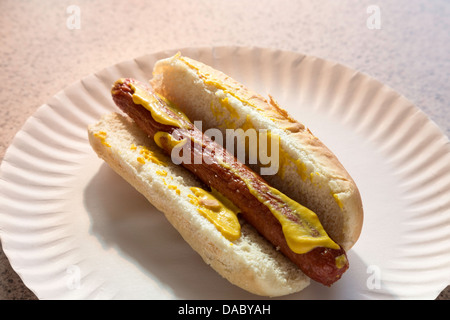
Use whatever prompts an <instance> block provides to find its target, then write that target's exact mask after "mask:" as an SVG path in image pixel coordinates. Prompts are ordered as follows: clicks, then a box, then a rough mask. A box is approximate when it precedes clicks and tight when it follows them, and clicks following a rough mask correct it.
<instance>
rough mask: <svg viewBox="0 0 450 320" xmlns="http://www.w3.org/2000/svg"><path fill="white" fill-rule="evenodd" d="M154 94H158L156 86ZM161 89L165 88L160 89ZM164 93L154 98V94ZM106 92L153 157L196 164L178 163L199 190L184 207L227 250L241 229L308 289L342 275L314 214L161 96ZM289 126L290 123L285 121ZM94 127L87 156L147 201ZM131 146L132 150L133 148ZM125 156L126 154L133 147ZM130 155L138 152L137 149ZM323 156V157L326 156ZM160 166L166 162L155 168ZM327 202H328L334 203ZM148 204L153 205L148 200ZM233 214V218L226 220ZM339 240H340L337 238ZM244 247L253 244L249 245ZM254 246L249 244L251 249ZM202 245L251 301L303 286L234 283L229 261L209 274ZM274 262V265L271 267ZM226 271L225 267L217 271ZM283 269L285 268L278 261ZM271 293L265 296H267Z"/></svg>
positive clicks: (335, 250) (334, 247) (130, 89)
mask: <svg viewBox="0 0 450 320" xmlns="http://www.w3.org/2000/svg"><path fill="white" fill-rule="evenodd" d="M191 63H192V62H191ZM153 83H155V81H154V82H153ZM155 87H157V86H156V85H155ZM162 87H164V86H160V87H159V88H160V89H161V88H162ZM163 91H164V90H160V92H161V93H162V92H163ZM111 92H112V97H113V100H114V101H115V103H116V104H117V106H118V107H119V108H120V109H122V111H124V112H125V113H126V114H127V115H128V116H129V117H130V118H131V119H132V120H133V121H132V122H134V123H135V124H136V125H137V127H138V128H139V129H138V130H140V131H142V132H144V135H146V136H147V139H149V140H154V141H155V142H156V144H157V145H158V147H157V149H158V148H160V150H162V151H163V152H165V153H166V155H168V156H173V154H174V153H173V151H174V149H177V148H178V154H180V153H179V151H182V152H183V154H182V157H183V158H184V159H185V160H186V159H190V160H193V159H196V158H199V159H200V161H197V162H196V161H181V162H180V163H181V165H182V166H183V167H184V168H186V169H187V170H189V171H190V172H191V173H192V174H193V175H194V176H195V177H196V178H198V179H199V180H200V181H201V183H202V186H201V187H200V188H199V187H195V188H194V189H192V188H191V189H192V190H191V191H192V194H193V196H191V197H190V199H191V200H193V201H190V202H191V203H192V204H193V205H194V206H197V211H198V212H200V213H201V215H202V216H204V217H205V218H206V219H207V220H209V221H210V222H212V224H214V225H215V227H216V230H218V231H219V232H220V233H221V234H222V236H223V237H225V238H226V239H227V240H228V241H229V242H230V243H231V244H233V242H236V241H238V242H239V241H241V240H242V239H241V238H245V237H247V235H246V234H247V231H245V232H243V233H241V231H240V230H239V228H240V226H241V225H242V226H243V227H244V228H246V229H248V228H251V227H249V226H247V225H246V222H248V223H249V224H250V225H251V226H253V227H254V228H255V229H256V230H257V231H258V232H259V234H261V235H262V236H263V237H264V238H265V239H267V240H268V241H269V242H270V243H271V244H272V245H273V248H274V249H276V250H274V249H272V250H273V251H274V252H277V251H278V250H279V251H280V252H282V253H283V255H284V256H285V257H288V258H289V260H290V261H292V262H293V263H294V264H295V265H296V266H297V267H298V268H299V269H300V270H301V271H302V273H304V274H306V275H307V276H308V277H309V278H311V279H313V280H315V281H318V282H320V283H323V284H325V285H328V286H329V285H331V284H332V283H334V282H335V281H337V280H338V279H339V278H340V277H341V276H342V274H343V273H344V272H345V271H346V270H347V268H348V260H347V257H346V253H345V249H344V246H343V245H342V244H341V243H339V241H335V240H334V239H333V237H330V236H329V235H328V234H327V232H326V231H325V230H326V228H324V227H323V226H322V224H321V222H320V220H319V219H318V217H317V215H316V214H315V213H314V212H313V211H311V210H310V209H308V208H306V207H305V206H303V205H301V204H300V203H298V202H297V201H294V200H293V199H291V198H290V197H288V196H287V195H285V194H284V193H282V192H280V191H279V190H278V189H276V188H274V187H273V186H271V185H270V184H269V183H268V182H266V180H265V179H263V178H262V177H261V176H260V175H258V174H257V173H256V172H255V171H253V170H252V169H250V168H249V167H248V166H246V165H245V164H243V163H241V162H240V161H239V160H237V159H236V157H234V156H232V155H231V154H230V153H229V152H227V151H226V150H225V149H224V148H223V147H222V146H221V145H218V144H217V143H215V141H212V139H210V138H208V137H207V136H206V135H204V134H203V133H202V132H201V131H200V130H198V129H197V128H196V127H195V126H194V125H193V124H192V122H191V121H190V120H189V118H188V117H187V116H186V115H185V114H184V113H182V112H180V111H179V109H178V108H175V107H174V106H173V105H172V103H171V100H167V98H166V97H165V96H164V95H162V94H158V93H156V92H154V91H153V89H152V88H150V87H147V86H145V85H143V84H141V83H139V82H137V81H135V80H132V79H120V80H118V81H117V82H116V83H115V84H114V86H113V89H112V91H111ZM168 95H170V94H168ZM176 107H178V104H176ZM185 108H186V107H185ZM227 109H228V108H227ZM280 110H281V109H280ZM183 111H184V110H183ZM288 120H289V121H291V119H288ZM104 121H106V120H104ZM101 127H102V125H99V124H97V125H95V126H91V127H90V129H89V137H90V141H91V144H92V146H93V148H94V150H95V151H96V152H97V153H98V154H99V156H101V157H102V158H103V159H105V160H106V161H107V162H108V163H109V164H110V165H111V166H112V167H113V168H115V170H116V171H117V172H119V173H120V174H121V175H122V176H123V177H124V178H125V179H127V180H128V181H130V182H131V183H132V184H133V185H134V186H135V187H136V188H137V189H138V190H139V191H141V192H142V193H143V194H146V193H148V191H146V190H143V189H145V187H146V186H145V184H146V183H145V182H141V183H136V181H135V176H136V175H137V174H136V173H135V172H131V173H130V172H128V173H125V172H124V170H123V167H124V164H120V165H117V163H119V162H120V161H118V160H117V158H118V157H119V158H120V156H119V155H118V154H120V152H117V151H118V150H114V148H115V147H111V144H110V141H113V140H114V139H111V140H109V139H107V136H109V135H110V134H114V132H113V131H114V130H107V129H105V128H103V129H101ZM290 128H291V129H290V130H297V129H298V128H301V125H300V124H298V125H297V129H292V125H291V126H290ZM133 145H134V146H135V144H133ZM180 146H181V147H180ZM153 147H154V146H152V147H151V148H153ZM130 148H132V149H133V147H130ZM134 148H135V150H136V149H137V147H134ZM148 148H149V147H148V146H147V147H146V148H145V149H141V151H142V150H147V151H148V150H149V149H148ZM152 150H153V149H152ZM326 151H327V152H328V150H327V149H326ZM150 152H153V151H150ZM141 154H142V155H143V157H137V158H136V159H137V162H138V163H137V164H136V163H135V164H134V166H135V167H139V164H144V163H145V155H146V152H141ZM153 157H154V155H153ZM172 160H173V157H172ZM158 161H159V160H158ZM166 162H167V158H166V159H165V160H164V161H162V162H161V163H166ZM131 166H133V164H132V165H131ZM156 171H157V170H156ZM156 171H155V172H156ZM147 184H148V183H147ZM170 187H171V189H172V190H175V189H176V188H177V186H176V185H175V187H174V185H169V186H168V189H170ZM178 191H179V192H178V195H180V193H181V191H180V190H178ZM333 198H335V197H334V196H333ZM149 200H150V201H152V200H151V199H149ZM336 200H337V199H336V198H335V201H336ZM153 201H156V202H158V201H157V200H155V199H153ZM159 201H160V200H159ZM229 202H231V204H229ZM224 203H225V204H227V205H225V207H229V208H231V209H229V208H228V211H227V210H222V208H223V207H224V205H223V204H224ZM341 205H342V204H340V205H339V207H341ZM199 208H200V209H199ZM341 209H342V208H341ZM165 210H166V211H170V210H168V209H164V208H163V209H162V211H163V212H164V211H165ZM214 211H217V212H225V213H224V216H225V218H224V219H225V220H224V221H225V222H223V221H218V220H217V219H216V220H215V218H214V217H211V216H209V215H208V214H209V213H208V212H213V215H214ZM205 212H206V213H205ZM233 212H234V214H235V215H233ZM236 213H237V215H236ZM361 214H362V213H361ZM169 216H170V214H169ZM238 217H239V218H238ZM173 219H176V218H173V217H171V218H170V219H169V221H171V222H173ZM219 220H220V219H219ZM174 225H176V223H175V224H174ZM341 227H342V226H341ZM354 228H356V229H357V228H360V226H354ZM177 229H179V230H180V229H181V231H180V233H182V235H183V236H184V237H186V238H189V235H187V234H186V231H185V230H182V229H183V228H182V227H179V228H177ZM357 232H358V231H357ZM340 240H342V236H341V238H340ZM245 241H247V240H245ZM248 241H250V242H252V241H254V239H251V240H248ZM258 241H259V240H258ZM258 241H254V242H255V243H257V242H258ZM354 241H356V240H354ZM188 242H189V243H190V244H191V245H192V240H191V241H190V240H189V239H188ZM207 244H208V242H206V243H200V244H199V243H196V244H195V245H194V246H193V247H194V249H196V250H197V251H198V252H199V253H200V255H202V257H203V258H204V260H205V261H207V262H208V263H211V265H212V266H213V267H215V269H216V270H217V271H218V272H219V273H220V274H222V275H223V276H224V277H226V278H227V279H229V280H230V281H231V282H232V283H234V284H237V285H238V286H241V287H243V288H244V289H246V290H248V291H251V292H253V293H256V294H261V295H268V296H274V295H282V294H287V293H292V292H295V291H299V290H301V289H303V288H304V287H305V286H306V285H307V283H308V280H307V279H305V277H304V276H303V275H300V274H299V273H297V275H296V276H295V277H294V278H295V279H290V281H291V282H292V283H297V284H295V285H293V286H290V285H287V284H286V283H287V282H289V281H287V280H286V281H285V284H286V285H285V288H284V290H280V287H281V285H280V284H279V283H278V285H277V286H273V285H268V282H266V283H265V284H264V280H261V279H264V278H267V274H259V275H258V276H256V275H255V274H254V273H253V274H251V272H250V273H249V272H248V271H247V272H246V277H247V278H248V279H245V278H244V279H243V278H242V277H241V278H238V277H236V275H235V274H236V271H234V272H229V271H228V273H227V272H225V271H224V269H225V270H226V269H228V270H230V269H232V266H231V265H232V263H231V262H230V261H227V262H225V263H224V262H223V260H222V261H221V266H220V267H218V266H217V265H216V266H214V262H212V261H211V258H210V257H209V258H208V257H205V255H206V254H202V251H203V248H202V246H203V247H207ZM347 245H348V242H347ZM231 247H232V246H231ZM277 259H278V257H277V258H276V259H275V260H277ZM225 260H226V259H225ZM227 263H228V266H226V265H225V266H223V264H227ZM283 263H287V264H289V263H288V262H285V261H283ZM288 268H292V267H291V266H290V267H288ZM240 272H242V270H240ZM233 273H234V274H233ZM285 276H286V275H285ZM255 277H259V280H256V282H259V285H255V281H253V280H252V279H254V278H255ZM278 278H279V279H281V278H283V277H278ZM291 278H292V277H291ZM286 279H287V278H286ZM270 281H272V280H270ZM279 281H280V280H279ZM252 282H253V283H252ZM272 283H273V281H272ZM271 286H272V288H270V287H271ZM263 287H264V288H263Z"/></svg>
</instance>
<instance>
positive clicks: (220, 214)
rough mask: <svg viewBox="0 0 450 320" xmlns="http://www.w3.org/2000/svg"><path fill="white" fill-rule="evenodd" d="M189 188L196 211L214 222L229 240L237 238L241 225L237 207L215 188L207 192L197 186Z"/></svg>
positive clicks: (239, 234)
mask: <svg viewBox="0 0 450 320" xmlns="http://www.w3.org/2000/svg"><path fill="white" fill-rule="evenodd" d="M190 190H191V191H192V193H193V195H191V197H190V198H191V203H192V204H194V205H196V206H197V207H198V208H197V210H198V212H199V213H200V214H201V215H202V216H204V217H205V218H206V219H208V220H209V221H210V222H211V223H212V224H214V226H215V227H216V228H217V230H219V231H220V233H222V235H223V236H224V237H225V238H226V239H228V240H229V241H234V240H237V239H239V237H240V236H241V225H240V223H239V220H238V218H237V214H238V212H239V209H237V208H236V207H235V206H234V204H233V203H232V202H231V201H230V200H228V199H227V198H226V197H224V196H223V195H221V194H220V193H219V192H217V191H215V190H213V191H212V192H208V191H206V190H204V189H202V188H197V187H192V188H190Z"/></svg>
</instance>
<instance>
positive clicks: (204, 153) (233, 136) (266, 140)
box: [171, 121, 280, 175]
mask: <svg viewBox="0 0 450 320" xmlns="http://www.w3.org/2000/svg"><path fill="white" fill-rule="evenodd" d="M194 125H195V126H196V127H197V128H198V129H199V130H200V131H202V122H201V121H194ZM204 135H205V136H207V137H208V138H209V139H211V140H213V141H214V142H215V143H216V144H212V143H203V142H204V141H198V142H197V143H194V144H193V145H192V144H191V143H179V144H177V145H176V146H175V147H174V148H173V149H172V152H171V158H172V161H173V162H174V163H175V164H182V163H183V164H202V163H203V162H204V163H206V164H213V163H215V162H217V160H219V161H221V160H224V152H228V153H229V154H231V155H233V156H234V157H235V158H236V159H237V160H238V161H240V162H242V163H246V164H259V165H260V167H261V168H260V174H261V175H275V174H276V173H277V172H278V169H279V164H280V142H279V141H280V138H279V136H278V135H276V134H271V132H270V130H266V129H262V130H255V129H252V128H250V129H247V130H245V131H244V130H243V129H226V130H225V137H224V134H223V132H222V131H221V130H219V129H216V128H210V129H207V130H205V132H204ZM172 137H173V138H174V139H175V140H177V141H182V140H183V133H182V132H181V131H180V132H178V131H177V130H175V131H173V133H172ZM224 144H225V145H224ZM203 146H205V147H203ZM192 148H194V150H192ZM225 150H226V151H225ZM228 160H229V159H228ZM225 162H226V161H225Z"/></svg>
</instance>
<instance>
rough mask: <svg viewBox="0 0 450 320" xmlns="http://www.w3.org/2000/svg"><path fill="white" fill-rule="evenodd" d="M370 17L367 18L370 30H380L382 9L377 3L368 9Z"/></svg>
mask: <svg viewBox="0 0 450 320" xmlns="http://www.w3.org/2000/svg"><path fill="white" fill-rule="evenodd" d="M366 12H367V14H369V17H368V18H367V20H366V26H367V28H368V29H370V30H380V29H381V10H380V7H379V6H377V5H370V6H368V7H367V9H366Z"/></svg>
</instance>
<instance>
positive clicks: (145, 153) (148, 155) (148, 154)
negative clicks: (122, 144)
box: [130, 144, 166, 166]
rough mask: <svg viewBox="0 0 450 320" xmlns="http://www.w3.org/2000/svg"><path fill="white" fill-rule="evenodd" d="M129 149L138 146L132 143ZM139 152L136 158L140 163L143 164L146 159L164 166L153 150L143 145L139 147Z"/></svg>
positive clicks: (135, 148) (134, 148)
mask: <svg viewBox="0 0 450 320" xmlns="http://www.w3.org/2000/svg"><path fill="white" fill-rule="evenodd" d="M130 149H131V150H137V149H138V147H136V146H135V145H134V144H132V145H131V147H130ZM139 154H140V156H138V157H137V158H136V159H137V161H138V162H139V163H141V164H145V163H146V162H147V161H150V162H153V163H154V164H157V165H160V166H166V164H165V163H164V161H163V159H162V157H161V156H158V155H157V154H156V153H155V152H153V151H150V150H148V149H147V148H146V147H144V146H140V147H139Z"/></svg>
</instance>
